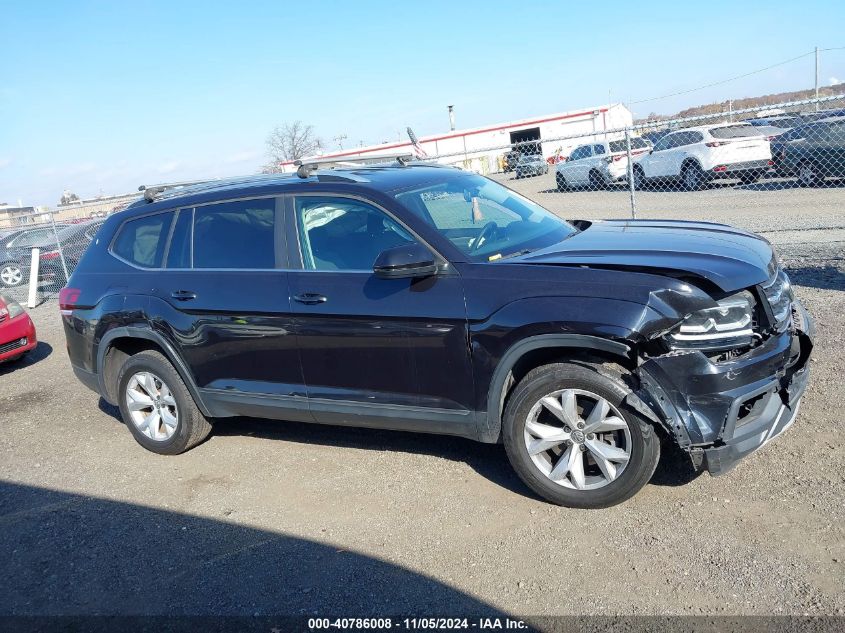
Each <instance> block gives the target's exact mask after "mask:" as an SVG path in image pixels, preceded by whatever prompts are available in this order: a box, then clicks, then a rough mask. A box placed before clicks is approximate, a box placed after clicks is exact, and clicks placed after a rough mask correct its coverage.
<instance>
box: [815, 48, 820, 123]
mask: <svg viewBox="0 0 845 633" xmlns="http://www.w3.org/2000/svg"><path fill="white" fill-rule="evenodd" d="M818 110H819V47H818V46H816V112H818Z"/></svg>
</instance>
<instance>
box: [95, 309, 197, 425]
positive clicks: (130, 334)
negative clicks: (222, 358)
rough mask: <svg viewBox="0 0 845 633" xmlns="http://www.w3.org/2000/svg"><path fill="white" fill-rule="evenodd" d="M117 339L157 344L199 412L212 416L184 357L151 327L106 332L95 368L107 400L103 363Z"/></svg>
mask: <svg viewBox="0 0 845 633" xmlns="http://www.w3.org/2000/svg"><path fill="white" fill-rule="evenodd" d="M117 338H136V339H144V340H147V341H152V342H153V343H155V344H157V345H158V346H159V347H160V348H161V349H162V351H163V352H164V355H165V356H166V357H167V359H168V360H169V361H170V362H171V364H172V365H173V367H175V368H176V371H177V372H178V373H179V376H180V377H181V378H182V381H183V382H184V383H185V386H186V387H187V388H188V391H190V392H191V396H192V397H193V399H194V402H196V403H197V407H198V408H199V410H200V411H201V412H202V414H203V415H205V416H211V413H210V411H209V409H208V407H207V406H206V404H205V402H204V401H203V399H202V396H201V395H200V391H199V389H198V388H197V385H196V383H195V382H194V378H193V376H192V375H191V372H190V371H189V370H188V366H187V365H186V364H185V361H184V360H182V357H181V356H180V355H179V353H178V352H177V351H176V350H175V348H174V347H173V346H172V345H171V344H170V342H169V341H168V340H167V339H165V338H164V337H163V336H162V335H161V334H159V333H158V332H156V331H154V330H153V329H152V328H149V327H143V326H122V327H116V328H113V329H111V330H109V331H108V332H106V334H105V336H103V338H101V339H100V343H99V345H98V347H97V362H96V365H95V366H94V371H95V372H96V373H97V381H98V384H99V391H100V394H101V395H102V396H103V398H105V394H107V393H108V391H107V390H106V384H105V377H104V376H103V372H102V371H101V369H102V367H103V362H104V361H105V357H106V352H107V351H108V349H109V347H111V345H110V343H111V341H113V340H115V339H117ZM110 404H113V405H114V404H116V403H114V402H111V403H110Z"/></svg>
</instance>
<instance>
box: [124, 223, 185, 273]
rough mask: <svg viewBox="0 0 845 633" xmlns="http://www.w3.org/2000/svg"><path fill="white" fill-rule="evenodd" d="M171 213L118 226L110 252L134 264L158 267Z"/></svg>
mask: <svg viewBox="0 0 845 633" xmlns="http://www.w3.org/2000/svg"><path fill="white" fill-rule="evenodd" d="M172 219H173V213H172V212H170V213H158V214H156V215H148V216H145V217H142V218H137V219H135V220H129V221H128V222H125V223H124V224H123V226H122V227H120V232H119V233H118V234H117V238H115V241H114V246H112V252H113V253H114V254H115V255H117V256H118V257H121V258H123V259H125V260H126V261H128V262H131V263H133V264H135V265H136V266H143V267H144V268H159V267H160V266H161V259H162V256H163V253H164V244H165V242H166V240H167V232H168V231H169V229H170V221H171V220H172Z"/></svg>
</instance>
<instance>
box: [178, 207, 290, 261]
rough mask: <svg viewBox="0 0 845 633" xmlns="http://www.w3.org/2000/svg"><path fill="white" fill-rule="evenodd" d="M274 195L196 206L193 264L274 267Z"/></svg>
mask: <svg viewBox="0 0 845 633" xmlns="http://www.w3.org/2000/svg"><path fill="white" fill-rule="evenodd" d="M275 223H276V201H275V199H274V198H263V199H260V200H238V201H235V202H224V203H221V204H211V205H207V206H203V207H197V208H196V209H195V210H194V268H237V269H247V270H256V269H267V268H275V266H276V254H275V248H274V243H275V240H274V235H275Z"/></svg>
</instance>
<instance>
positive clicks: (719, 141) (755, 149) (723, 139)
mask: <svg viewBox="0 0 845 633" xmlns="http://www.w3.org/2000/svg"><path fill="white" fill-rule="evenodd" d="M708 132H709V133H710V136H711V137H712V140H710V141H707V147H709V148H711V149H712V151H713V154H714V156H715V162H718V163H720V164H725V165H730V164H732V163H745V162H749V161H757V160H770V159H771V158H772V151H771V146H770V144H769V141H768V140H767V139H766V138H765V137H764V136H763V135H762V133H761V132H760V130H758V129H757V128H755V127H754V126H753V125H748V124H747V123H738V124H736V125H725V126H719V127H714V128H710V129H709V130H708Z"/></svg>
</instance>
